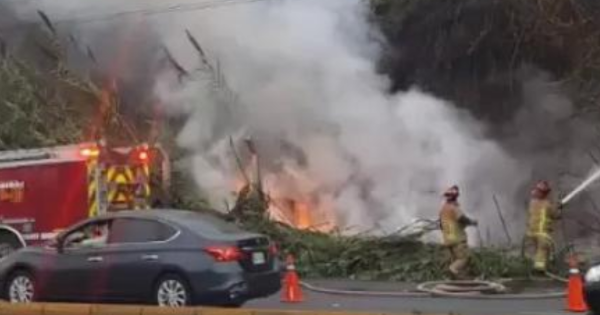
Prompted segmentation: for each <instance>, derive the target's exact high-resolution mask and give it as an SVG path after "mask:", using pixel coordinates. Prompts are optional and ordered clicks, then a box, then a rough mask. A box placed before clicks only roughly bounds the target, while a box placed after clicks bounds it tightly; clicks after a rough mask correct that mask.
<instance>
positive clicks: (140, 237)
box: [108, 218, 177, 244]
mask: <svg viewBox="0 0 600 315" xmlns="http://www.w3.org/2000/svg"><path fill="white" fill-rule="evenodd" d="M175 233H177V231H176V230H175V229H174V228H172V227H171V226H169V225H167V224H164V223H162V222H159V221H156V220H151V219H137V218H121V219H117V220H115V222H114V223H113V225H112V228H111V234H110V238H109V240H108V242H109V244H127V243H147V242H157V241H165V240H167V239H169V238H171V237H172V236H173V235H175Z"/></svg>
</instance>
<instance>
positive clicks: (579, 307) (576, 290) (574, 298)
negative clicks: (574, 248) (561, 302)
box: [567, 256, 588, 312]
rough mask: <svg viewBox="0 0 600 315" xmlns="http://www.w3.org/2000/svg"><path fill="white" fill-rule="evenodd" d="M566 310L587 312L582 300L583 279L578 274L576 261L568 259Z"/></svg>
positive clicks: (571, 258)
mask: <svg viewBox="0 0 600 315" xmlns="http://www.w3.org/2000/svg"><path fill="white" fill-rule="evenodd" d="M567 310H568V311H571V312H587V311H588V307H587V305H586V303H585V301H584V299H583V279H582V276H581V274H580V272H579V266H578V262H577V259H576V258H575V257H574V256H571V257H570V258H569V284H568V287H567Z"/></svg>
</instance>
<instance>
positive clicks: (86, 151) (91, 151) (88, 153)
mask: <svg viewBox="0 0 600 315" xmlns="http://www.w3.org/2000/svg"><path fill="white" fill-rule="evenodd" d="M79 154H81V156H83V157H86V158H90V157H97V156H98V155H100V151H99V150H98V149H95V148H83V149H81V150H80V151H79Z"/></svg>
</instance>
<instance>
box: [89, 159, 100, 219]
mask: <svg viewBox="0 0 600 315" xmlns="http://www.w3.org/2000/svg"><path fill="white" fill-rule="evenodd" d="M97 170H98V162H97V161H96V160H94V159H91V160H89V161H88V163H87V179H88V207H89V208H88V215H89V216H90V217H94V216H96V215H98V198H97V197H98V172H97Z"/></svg>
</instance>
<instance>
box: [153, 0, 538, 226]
mask: <svg viewBox="0 0 600 315" xmlns="http://www.w3.org/2000/svg"><path fill="white" fill-rule="evenodd" d="M367 13H368V12H367V7H366V5H365V3H364V2H363V1H360V0H329V1H319V0H297V1H276V2H267V3H260V4H255V5H252V6H243V7H241V6H240V7H235V8H233V7H232V8H227V9H226V10H216V11H210V12H195V13H190V14H187V15H182V16H179V17H178V18H177V20H174V21H171V23H172V25H170V26H169V27H164V28H163V37H164V38H165V39H168V46H169V48H170V49H172V50H173V52H174V54H175V57H176V58H177V59H178V60H180V61H182V62H183V63H184V64H186V65H187V66H192V65H194V64H196V65H197V64H198V54H197V53H196V52H195V51H194V50H193V48H192V47H191V46H190V44H189V42H187V39H186V38H185V36H184V35H183V34H184V29H190V30H191V31H192V33H193V34H194V35H195V36H196V37H197V38H198V39H199V41H200V42H201V43H202V45H203V47H204V50H205V51H207V53H208V54H209V55H210V58H211V59H212V60H213V61H215V60H218V61H219V64H220V66H221V71H222V72H223V73H224V75H225V77H226V78H227V79H228V83H229V85H230V86H231V88H232V90H234V91H235V92H236V94H237V96H238V97H239V100H240V102H239V104H237V105H234V106H235V108H234V109H233V115H231V114H229V115H227V114H225V112H227V111H226V108H227V104H224V102H223V101H222V100H221V99H219V98H218V97H216V95H215V93H214V92H213V91H214V90H213V89H212V87H211V86H210V84H209V81H207V80H206V78H205V77H203V76H199V77H198V79H197V80H193V81H189V82H187V83H186V84H185V85H184V86H183V87H181V86H179V85H172V80H171V79H172V78H165V80H164V81H162V84H161V85H160V86H159V91H160V95H162V96H163V99H164V101H165V103H168V104H169V105H170V106H172V107H176V108H177V110H181V109H182V108H183V109H185V110H187V111H189V113H190V119H189V121H188V125H187V127H186V128H185V129H184V130H183V132H182V133H181V135H180V144H181V145H183V146H185V147H187V148H189V149H192V150H193V151H194V157H193V159H192V167H193V171H194V174H195V177H196V179H197V181H198V184H199V185H200V187H201V188H202V189H204V190H207V191H209V192H210V196H212V198H213V200H212V201H213V204H216V205H220V204H222V200H223V199H227V198H232V197H233V196H232V195H231V190H232V180H233V179H234V178H236V177H238V176H239V175H238V172H237V169H236V166H235V163H234V160H233V155H232V154H231V152H230V151H229V150H230V148H229V145H228V141H229V140H228V136H229V135H234V136H237V135H245V136H252V137H253V139H255V140H256V141H257V143H258V147H259V151H260V153H261V157H262V159H263V160H269V161H272V160H281V159H282V154H281V153H282V152H283V151H284V150H283V149H282V148H281V146H282V141H285V142H287V143H291V144H293V145H294V146H296V147H299V148H301V150H302V152H303V153H304V155H305V156H306V159H307V164H306V166H302V165H299V163H297V162H296V161H295V160H294V159H293V158H287V159H285V158H284V159H283V161H281V163H282V164H283V165H284V167H287V168H294V169H298V170H299V172H300V173H301V174H303V176H305V177H306V180H307V181H308V183H307V184H304V185H299V186H301V187H302V188H290V187H284V188H282V187H281V185H284V186H285V183H281V182H278V183H277V184H278V187H277V188H278V190H280V191H281V190H284V191H287V192H289V193H290V194H295V193H298V190H299V189H300V190H301V189H305V190H307V191H303V192H301V193H304V194H310V193H313V192H315V193H317V194H318V195H319V200H321V201H322V202H321V206H322V208H323V209H322V210H327V209H329V210H333V211H334V212H335V215H336V217H337V220H338V222H339V223H340V224H341V225H342V226H346V227H354V226H356V227H359V228H360V229H361V230H366V229H371V228H373V227H375V226H379V227H381V228H383V229H384V230H387V231H391V230H394V229H397V228H399V227H401V226H403V225H405V224H407V223H409V222H411V221H412V220H413V219H414V218H435V217H436V216H437V211H438V210H439V205H440V202H441V198H440V196H441V193H442V191H443V190H444V189H446V188H447V187H449V186H450V185H452V184H458V185H459V186H460V187H461V190H462V192H463V194H462V196H463V197H462V203H463V205H464V209H465V211H466V212H467V213H468V214H471V215H472V216H474V217H476V218H479V219H480V221H482V223H483V227H484V228H487V227H490V228H491V229H492V233H494V234H497V233H502V230H500V229H499V224H498V222H499V221H498V217H497V215H496V212H495V210H494V203H493V202H492V196H493V195H494V194H498V196H499V197H498V198H499V199H500V200H504V201H505V202H506V203H508V204H510V205H514V203H515V201H516V200H515V193H516V190H515V188H516V187H517V186H518V185H520V184H522V183H523V180H524V179H525V178H527V177H524V176H522V172H520V169H519V167H518V165H517V163H516V161H515V160H513V159H512V158H511V157H510V156H508V155H507V154H506V153H505V152H504V151H503V150H502V149H501V148H500V147H499V146H498V145H496V144H495V143H494V142H493V141H490V140H487V139H486V138H485V137H484V133H485V130H483V128H482V126H481V125H480V124H479V123H478V122H477V121H475V120H474V119H473V118H471V117H470V115H469V114H468V113H467V112H464V111H459V110H457V109H456V108H455V107H454V106H453V104H450V103H448V102H445V101H444V100H440V99H437V98H435V97H433V96H431V95H428V94H426V93H423V92H421V91H419V89H417V88H414V89H411V90H410V91H406V92H403V93H399V94H396V95H390V94H389V93H387V92H386V91H387V87H388V86H387V84H388V82H387V80H386V78H385V77H383V76H380V75H378V74H376V72H375V62H376V60H377V58H378V53H379V49H380V47H379V46H378V42H377V41H376V39H378V38H379V37H378V36H374V35H376V34H375V33H374V32H373V31H372V29H371V28H370V25H369V23H368V22H367ZM231 112H232V111H229V113H231ZM265 163H267V162H265ZM292 173H293V172H292ZM266 174H267V175H266V179H265V181H266V182H267V184H268V183H269V175H268V174H269V173H268V172H266ZM298 181H299V179H298V177H296V178H295V181H292V182H295V183H296V184H297V182H298ZM288 183H289V182H288ZM311 185H312V187H311ZM267 186H268V185H267ZM516 230H517V229H516V228H515V229H514V230H513V232H516Z"/></svg>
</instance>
